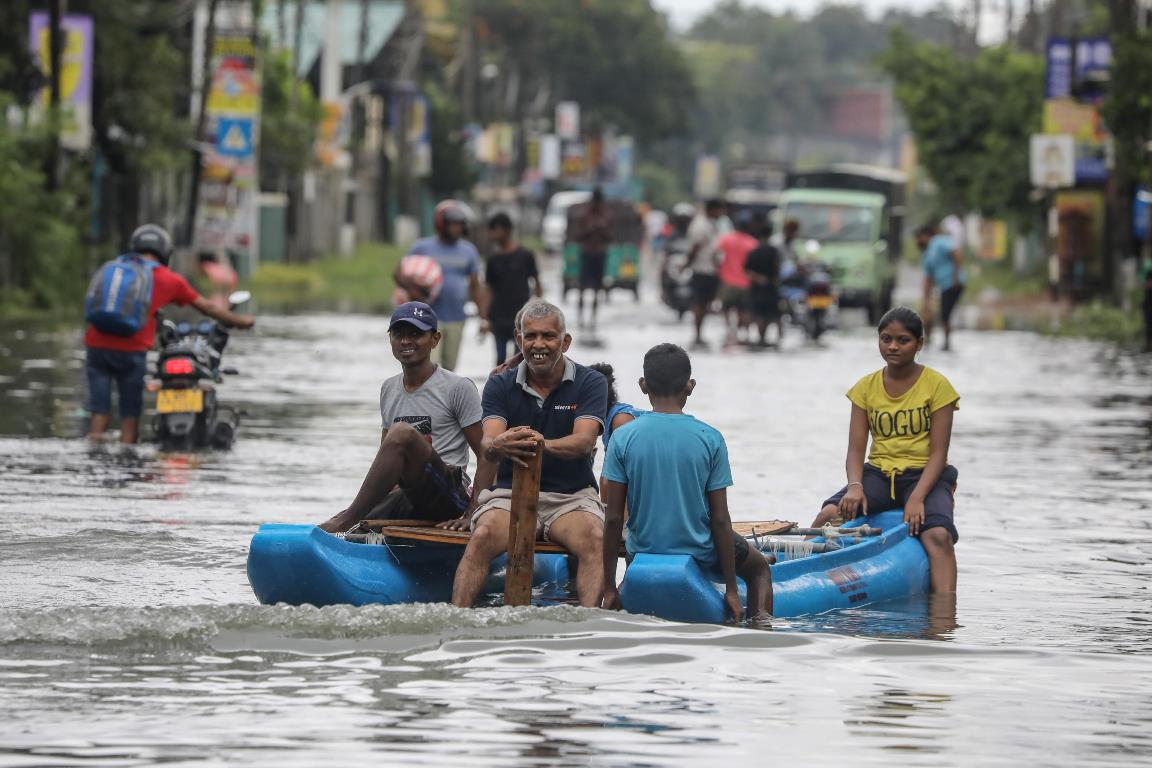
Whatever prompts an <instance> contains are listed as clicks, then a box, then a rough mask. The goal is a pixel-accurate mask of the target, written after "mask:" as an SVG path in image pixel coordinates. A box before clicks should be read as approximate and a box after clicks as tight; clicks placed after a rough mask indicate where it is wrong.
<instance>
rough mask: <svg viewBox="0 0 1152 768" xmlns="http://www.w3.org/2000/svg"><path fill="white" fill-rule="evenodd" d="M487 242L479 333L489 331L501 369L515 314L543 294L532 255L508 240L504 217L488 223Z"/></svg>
mask: <svg viewBox="0 0 1152 768" xmlns="http://www.w3.org/2000/svg"><path fill="white" fill-rule="evenodd" d="M488 241H489V242H490V243H492V255H490V256H489V257H488V264H487V266H486V267H485V269H484V282H485V283H486V284H487V285H488V296H487V299H488V301H487V307H485V308H484V310H483V311H482V312H481V315H480V317H481V322H480V330H481V332H486V331H491V332H492V335H493V336H494V337H495V338H496V365H501V364H502V363H503V362H504V361H505V360H506V359H507V357H508V345H509V344H510V343H511V344H513V345H514V344H515V335H516V328H515V325H516V322H515V321H516V313H517V312H519V311H520V308H521V307H522V306H524V305H525V304H527V303H528V299H530V298H532V296H533V295H535V296H537V297H539V296H540V295H541V294H542V293H543V291H542V290H541V287H540V273H539V270H538V269H537V268H536V254H534V253H532V251H530V250H528V249H527V248H525V247H523V246H522V245H520V244H518V243H517V242H516V241H515V240H514V239H513V238H512V219H511V218H510V217H509V216H508V214H506V213H497V214H496V215H495V216H493V217H492V218H491V219H489V220H488Z"/></svg>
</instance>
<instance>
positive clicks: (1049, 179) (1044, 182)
mask: <svg viewBox="0 0 1152 768" xmlns="http://www.w3.org/2000/svg"><path fill="white" fill-rule="evenodd" d="M1029 149H1030V152H1029V159H1030V163H1029V165H1030V169H1031V175H1032V186H1033V187H1037V188H1039V189H1060V188H1062V187H1071V186H1075V184H1076V143H1075V141H1073V139H1072V137H1071V136H1069V135H1067V134H1053V135H1046V134H1033V135H1032V137H1031V143H1030V147H1029Z"/></svg>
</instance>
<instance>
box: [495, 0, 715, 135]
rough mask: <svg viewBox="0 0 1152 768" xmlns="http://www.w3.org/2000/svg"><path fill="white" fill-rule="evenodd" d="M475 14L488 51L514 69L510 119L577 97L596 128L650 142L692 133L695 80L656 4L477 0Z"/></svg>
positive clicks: (509, 77) (506, 79)
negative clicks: (611, 127)
mask: <svg viewBox="0 0 1152 768" xmlns="http://www.w3.org/2000/svg"><path fill="white" fill-rule="evenodd" d="M476 15H477V18H478V19H479V22H480V29H481V31H482V32H483V34H482V38H483V41H484V43H485V46H486V53H487V55H488V56H489V57H490V58H491V59H492V62H493V63H498V66H499V67H500V68H501V70H507V71H501V75H500V76H501V82H502V83H504V84H505V86H506V87H505V89H504V93H505V95H506V97H505V98H504V99H503V100H502V104H503V105H506V104H507V103H508V102H509V101H511V102H512V110H511V114H504V115H503V117H504V118H507V119H518V118H522V117H529V116H532V115H533V114H536V115H548V114H550V113H549V111H548V110H549V109H550V107H551V106H552V105H553V104H555V102H557V101H561V100H574V101H578V102H580V104H581V107H582V112H583V119H584V121H585V124H586V126H587V127H589V128H591V129H592V130H593V131H595V130H597V129H598V128H603V127H607V126H609V125H614V126H616V127H617V128H618V129H619V130H620V131H622V132H624V133H631V134H633V135H635V136H636V137H637V138H638V139H639V140H641V141H650V140H655V139H660V138H666V137H671V136H676V135H679V134H682V133H683V132H684V127H685V124H686V121H687V117H688V114H689V108H690V107H691V104H692V98H693V87H692V80H691V76H690V73H689V71H688V68H687V66H686V64H685V62H684V59H683V56H682V54H681V52H680V50H679V49H678V48H677V47H676V46H675V45H674V44H673V43H672V40H671V33H670V31H669V29H668V26H667V23H666V21H665V19H664V17H663V16H662V15H660V14H659V13H657V12H656V11H655V10H653V8H652V6H651V4H650V3H649V2H648V0H581V1H580V2H563V3H540V2H522V1H520V0H478V2H477V3H476ZM513 84H514V88H513ZM489 85H491V84H489ZM507 94H512V97H511V98H507ZM492 117H494V118H495V117H497V116H492Z"/></svg>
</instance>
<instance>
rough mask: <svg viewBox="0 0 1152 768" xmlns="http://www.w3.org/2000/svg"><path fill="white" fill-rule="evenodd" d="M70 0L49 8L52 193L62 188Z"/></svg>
mask: <svg viewBox="0 0 1152 768" xmlns="http://www.w3.org/2000/svg"><path fill="white" fill-rule="evenodd" d="M66 1H67V0H52V2H51V4H50V5H49V7H48V66H49V67H50V68H51V70H52V72H51V75H50V81H49V85H48V94H49V95H48V104H49V109H48V121H49V126H50V130H49V138H48V162H47V165H48V167H47V168H46V171H47V173H46V174H45V176H46V187H47V189H48V191H49V192H55V191H56V190H57V189H59V188H60V160H61V158H60V128H61V120H60V68H61V66H62V64H63V62H64V31H63V30H62V29H61V28H60V25H61V24H63V23H64V14H65V12H66V10H65V5H66Z"/></svg>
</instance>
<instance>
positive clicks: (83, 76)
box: [29, 11, 95, 151]
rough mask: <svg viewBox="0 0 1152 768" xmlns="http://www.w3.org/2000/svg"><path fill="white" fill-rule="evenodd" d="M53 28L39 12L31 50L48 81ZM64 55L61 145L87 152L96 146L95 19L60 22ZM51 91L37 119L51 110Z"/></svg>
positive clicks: (73, 17)
mask: <svg viewBox="0 0 1152 768" xmlns="http://www.w3.org/2000/svg"><path fill="white" fill-rule="evenodd" d="M50 24H51V21H50V18H49V16H48V12H47V11H36V12H35V13H33V14H32V15H31V17H30V20H29V47H30V48H31V50H32V55H33V57H34V58H35V59H36V63H37V66H39V68H40V71H41V72H43V73H44V75H45V78H51V76H52V54H51V51H52V43H51V36H50V34H49V32H50V28H49V25H50ZM60 28H61V30H62V31H63V33H64V34H63V51H62V54H61V61H60V107H61V111H62V112H63V120H64V127H63V131H62V132H61V134H60V144H61V146H64V147H66V148H68V149H73V150H76V151H83V150H86V149H88V148H89V147H90V146H92V52H93V46H94V43H95V37H94V31H93V24H92V17H91V16H83V15H79V14H71V13H69V14H65V15H64V17H63V18H61V20H60ZM51 98H52V94H51V89H50V88H49V87H48V86H45V87H44V88H43V89H42V90H41V91H40V95H39V98H38V99H37V101H36V105H35V112H34V116H33V119H35V120H39V119H40V114H42V113H43V110H46V109H47V108H48V106H49V103H50V99H51Z"/></svg>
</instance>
